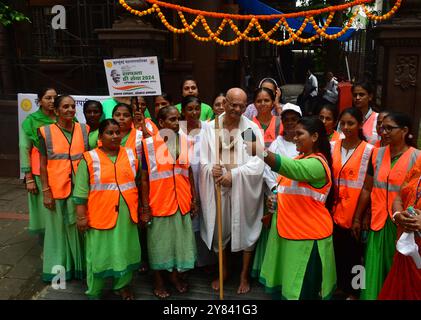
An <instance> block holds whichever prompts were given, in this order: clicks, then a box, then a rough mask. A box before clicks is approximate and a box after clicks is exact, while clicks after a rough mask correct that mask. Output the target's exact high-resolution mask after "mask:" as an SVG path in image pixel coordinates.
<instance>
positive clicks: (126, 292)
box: [116, 287, 134, 300]
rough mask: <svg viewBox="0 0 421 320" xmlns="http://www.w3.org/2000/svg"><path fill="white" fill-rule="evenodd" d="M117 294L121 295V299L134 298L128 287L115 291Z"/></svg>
mask: <svg viewBox="0 0 421 320" xmlns="http://www.w3.org/2000/svg"><path fill="white" fill-rule="evenodd" d="M116 293H117V295H119V296H120V297H121V299H122V300H134V294H133V292H132V290H131V289H130V288H129V287H124V288H122V289H120V290H117V291H116Z"/></svg>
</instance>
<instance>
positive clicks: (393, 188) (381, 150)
mask: <svg viewBox="0 0 421 320" xmlns="http://www.w3.org/2000/svg"><path fill="white" fill-rule="evenodd" d="M385 152H386V147H382V148H379V151H378V153H377V158H376V172H375V173H374V181H373V186H374V187H375V188H379V189H384V190H388V191H390V192H399V191H400V190H401V185H400V184H395V185H393V184H391V183H389V184H388V183H387V182H384V181H378V178H377V177H378V175H379V172H380V166H381V164H382V162H383V158H384V154H385ZM419 155H420V150H418V149H414V151H413V152H412V153H411V155H410V158H409V163H408V167H407V170H406V172H408V171H409V170H411V168H412V167H413V166H414V164H415V162H416V161H417V159H418V156H419Z"/></svg>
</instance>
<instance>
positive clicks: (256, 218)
mask: <svg viewBox="0 0 421 320" xmlns="http://www.w3.org/2000/svg"><path fill="white" fill-rule="evenodd" d="M224 116H225V113H223V114H222V115H220V116H219V123H220V127H222V123H223V119H224ZM247 128H252V129H253V131H254V133H255V135H256V136H257V139H259V141H260V142H261V143H262V145H263V136H262V134H261V131H260V130H259V127H258V126H257V125H256V124H255V123H253V122H252V121H250V120H248V119H247V118H246V117H244V116H242V117H241V120H240V123H239V130H237V134H236V135H235V137H236V139H237V142H236V143H235V146H234V148H235V149H234V150H235V158H236V160H237V164H238V166H237V167H235V168H233V169H231V174H232V187H231V188H225V187H222V188H221V189H222V192H221V194H222V220H223V221H222V226H223V231H222V237H223V242H224V247H225V245H226V244H227V242H228V241H229V240H230V239H231V251H233V252H235V251H242V250H245V249H248V248H250V247H252V246H253V245H254V244H255V243H256V242H257V240H258V238H259V235H260V231H261V228H262V222H261V218H262V215H263V192H262V186H263V169H264V162H263V161H262V160H261V159H259V158H258V157H256V156H255V157H251V156H249V155H248V154H247V152H246V148H245V145H244V142H243V139H242V138H241V135H240V134H241V132H243V131H244V130H246V129H247ZM214 129H215V121H212V122H210V123H209V126H208V127H207V128H206V129H205V131H204V134H203V137H202V141H201V151H200V166H201V170H200V180H199V183H200V187H199V190H200V199H201V204H202V213H203V215H202V218H203V219H201V221H200V233H201V236H202V239H203V241H204V242H205V243H206V245H207V246H208V248H209V249H211V248H212V247H213V248H214V249H215V248H217V246H216V247H215V243H217V237H216V235H217V232H216V230H217V229H218V228H217V223H216V201H215V199H216V197H215V184H214V178H213V176H212V167H213V165H214V164H215V159H216V153H215V130H214ZM221 157H222V155H221ZM214 238H215V239H214ZM212 243H213V245H212Z"/></svg>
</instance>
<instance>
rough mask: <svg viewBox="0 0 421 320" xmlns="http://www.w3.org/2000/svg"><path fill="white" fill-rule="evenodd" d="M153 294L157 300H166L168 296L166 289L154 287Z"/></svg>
mask: <svg viewBox="0 0 421 320" xmlns="http://www.w3.org/2000/svg"><path fill="white" fill-rule="evenodd" d="M153 294H154V296H155V297H157V298H158V299H166V298H168V297H169V296H170V294H169V292H168V291H167V289H165V287H160V288H158V287H156V288H155V289H153Z"/></svg>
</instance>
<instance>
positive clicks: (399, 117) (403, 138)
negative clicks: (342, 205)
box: [352, 112, 420, 300]
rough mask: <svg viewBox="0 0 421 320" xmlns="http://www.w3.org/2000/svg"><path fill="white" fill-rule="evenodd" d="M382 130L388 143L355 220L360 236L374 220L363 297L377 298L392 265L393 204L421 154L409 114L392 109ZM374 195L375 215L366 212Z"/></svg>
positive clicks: (377, 155) (376, 155)
mask: <svg viewBox="0 0 421 320" xmlns="http://www.w3.org/2000/svg"><path fill="white" fill-rule="evenodd" d="M380 130H381V131H382V134H383V138H384V142H385V144H386V146H385V147H381V148H376V149H374V151H373V155H372V160H371V161H370V164H369V167H368V170H367V177H366V179H365V182H364V187H363V190H362V191H361V194H360V197H359V199H358V206H357V209H356V212H355V215H354V218H353V224H352V232H353V235H354V237H355V238H356V239H359V236H360V231H361V224H362V223H363V224H364V222H363V219H364V220H368V221H370V222H369V225H370V231H369V233H368V239H367V248H366V253H365V259H364V261H365V289H363V288H362V290H361V296H360V298H361V299H363V300H375V299H377V296H378V294H379V292H380V290H381V288H382V286H383V282H384V280H385V278H386V276H387V274H388V272H389V270H390V267H391V265H392V259H393V254H394V252H395V242H396V225H395V224H394V223H393V220H392V217H393V212H392V204H393V201H394V200H395V198H396V196H397V195H398V193H399V190H400V187H401V185H402V183H403V182H404V179H405V176H406V174H407V172H408V171H409V170H411V168H412V167H413V165H414V163H415V162H416V160H417V159H418V158H419V155H420V151H419V150H417V149H415V148H414V147H412V145H413V142H412V140H413V136H412V134H411V132H412V124H411V118H410V117H409V116H408V115H406V114H404V113H399V112H391V113H389V114H388V115H387V116H386V117H384V119H383V124H382V126H381V128H380ZM370 199H371V217H369V216H367V215H364V214H363V213H364V212H365V209H366V207H367V205H368V203H369V202H370Z"/></svg>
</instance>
